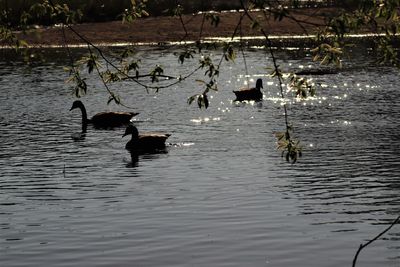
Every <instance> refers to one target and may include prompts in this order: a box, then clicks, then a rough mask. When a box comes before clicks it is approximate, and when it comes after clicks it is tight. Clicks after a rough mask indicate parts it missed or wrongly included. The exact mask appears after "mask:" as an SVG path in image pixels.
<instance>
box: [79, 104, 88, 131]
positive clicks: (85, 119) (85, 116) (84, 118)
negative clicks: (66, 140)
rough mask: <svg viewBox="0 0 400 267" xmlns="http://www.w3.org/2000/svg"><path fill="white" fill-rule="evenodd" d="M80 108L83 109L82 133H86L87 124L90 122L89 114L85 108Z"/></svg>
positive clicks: (82, 106) (81, 106)
mask: <svg viewBox="0 0 400 267" xmlns="http://www.w3.org/2000/svg"><path fill="white" fill-rule="evenodd" d="M79 108H80V109H81V112H82V131H85V132H86V128H87V124H88V123H89V120H88V118H87V112H86V108H85V106H84V105H83V104H82V105H79Z"/></svg>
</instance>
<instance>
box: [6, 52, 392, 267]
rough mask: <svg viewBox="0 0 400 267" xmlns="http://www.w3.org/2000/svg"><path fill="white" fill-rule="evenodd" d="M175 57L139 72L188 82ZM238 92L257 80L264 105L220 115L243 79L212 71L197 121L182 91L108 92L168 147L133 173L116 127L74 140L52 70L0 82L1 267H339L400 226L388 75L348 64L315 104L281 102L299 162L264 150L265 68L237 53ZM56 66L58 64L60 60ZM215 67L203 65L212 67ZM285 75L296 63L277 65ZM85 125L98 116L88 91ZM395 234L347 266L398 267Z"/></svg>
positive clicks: (97, 93) (324, 80) (66, 101)
mask: <svg viewBox="0 0 400 267" xmlns="http://www.w3.org/2000/svg"><path fill="white" fill-rule="evenodd" d="M173 52H174V51H163V50H155V49H154V50H153V49H147V50H146V51H144V52H142V53H144V54H145V56H146V57H145V60H144V61H143V63H142V64H143V67H142V68H143V69H145V68H146V67H147V68H149V67H150V66H154V65H155V64H156V63H157V62H159V60H160V57H161V56H163V57H162V59H161V60H162V61H161V63H162V64H163V65H164V66H165V67H166V68H167V67H170V68H171V69H172V70H177V71H183V72H184V73H188V72H189V71H190V69H191V68H192V66H194V65H195V64H196V62H197V61H196V60H193V62H189V63H188V64H187V65H184V66H183V67H182V66H180V65H179V64H178V62H177V60H176V58H175V57H174V55H173ZM246 54H247V56H248V58H247V62H248V64H249V66H251V67H250V72H251V79H252V80H253V81H252V83H254V80H256V79H257V78H258V77H262V78H263V79H264V94H265V99H264V101H263V103H262V104H233V103H232V100H233V98H234V95H233V93H232V90H235V89H237V88H239V87H240V86H242V85H243V82H244V80H245V78H244V77H243V74H244V68H243V64H242V60H241V59H240V58H239V59H238V60H237V62H236V64H228V65H225V67H224V69H223V71H222V72H221V76H220V79H219V88H220V91H219V92H217V93H213V94H211V95H212V96H213V97H212V99H210V104H211V107H210V108H209V109H207V110H199V109H198V108H196V106H194V105H193V106H188V105H187V104H186V99H187V97H189V96H190V95H192V94H194V93H198V92H201V90H202V88H201V86H200V85H199V84H198V83H196V82H194V79H195V78H201V77H202V76H201V73H199V74H198V75H197V76H196V77H194V78H193V79H190V80H188V81H184V82H183V83H182V84H179V85H177V86H175V87H173V88H172V89H165V90H161V91H160V92H159V93H157V94H156V93H154V92H150V93H146V91H145V90H144V89H142V88H140V87H138V86H137V85H136V84H134V83H127V82H124V83H121V84H118V85H112V86H111V88H112V89H118V90H119V91H118V92H119V93H120V95H121V97H122V99H123V100H124V101H125V103H127V104H129V105H131V106H134V107H135V110H134V111H138V112H140V115H139V116H137V117H136V119H137V122H136V125H137V126H138V128H139V130H143V131H153V130H157V131H165V132H169V133H171V134H172V135H171V137H170V138H169V140H168V141H169V142H170V143H171V144H172V145H171V146H169V147H168V153H164V154H154V155H143V156H140V157H139V161H138V162H137V163H135V164H132V162H131V158H130V155H129V154H128V153H127V151H126V150H125V149H124V146H125V143H126V142H127V141H128V138H126V139H125V138H124V139H122V138H121V136H122V134H123V132H124V129H115V130H111V131H107V130H94V129H92V128H89V129H88V132H87V134H86V137H85V139H84V140H80V141H74V140H73V138H72V137H71V136H72V135H73V134H74V133H77V132H79V131H80V113H79V111H76V110H74V111H72V112H69V108H70V106H71V104H72V102H73V100H74V98H73V97H72V95H71V94H70V88H69V87H70V85H68V84H65V80H66V78H67V74H66V73H65V72H64V71H63V69H62V66H63V64H67V62H68V61H67V60H66V59H65V60H64V59H63V58H62V56H57V57H55V58H52V59H49V60H48V61H47V63H45V64H40V66H31V67H28V66H26V65H24V64H22V63H21V64H19V63H13V64H9V63H7V62H4V61H2V62H1V63H0V64H1V68H0V103H1V105H0V111H1V112H0V173H1V178H0V265H1V266H279V267H283V266H308V267H312V266H315V267H321V266H332V267H336V266H350V265H351V262H352V259H353V256H354V254H355V252H356V250H357V248H358V246H359V244H360V243H363V242H366V241H367V240H368V239H369V238H372V237H373V236H375V235H376V234H378V233H379V232H380V231H382V230H383V229H384V228H386V227H387V225H388V223H390V222H391V221H392V220H393V219H394V218H395V217H397V216H398V214H399V191H400V175H399V174H400V168H399V167H400V163H399V159H400V153H399V151H400V142H399V139H400V135H399V129H400V127H399V124H400V102H399V96H400V90H399V87H398V84H399V82H400V81H399V80H400V79H399V75H398V70H396V69H392V68H388V67H379V68H375V67H373V66H372V65H370V64H369V63H368V62H366V61H365V59H363V58H361V57H356V58H355V59H352V61H350V62H347V63H345V68H344V70H343V71H342V72H340V73H338V74H335V75H325V76H318V77H317V76H315V77H314V81H315V82H319V83H321V84H322V87H320V88H319V90H318V97H316V98H314V99H310V100H307V101H293V102H292V103H290V104H289V112H290V120H291V122H293V124H294V127H295V133H296V135H297V137H298V138H299V139H300V140H301V141H302V143H303V145H304V156H303V158H301V160H300V161H299V163H298V164H295V165H291V164H288V163H286V162H285V161H284V160H283V159H282V158H281V157H280V154H279V152H278V151H276V150H275V146H276V145H275V137H274V135H273V133H274V132H275V131H280V130H282V129H283V128H284V118H283V116H282V112H283V110H282V108H281V105H280V103H279V101H278V100H279V99H278V93H279V92H278V88H277V85H276V81H275V80H273V79H272V78H270V77H267V75H266V73H268V72H269V71H267V70H265V67H271V60H270V59H269V58H268V56H267V55H266V54H265V53H264V52H263V51H262V50H252V51H247V52H246ZM60 55H62V54H60ZM218 56H219V55H218V54H217V55H216V59H217V58H218ZM279 58H280V59H281V60H280V65H282V66H287V68H288V69H292V70H298V69H299V68H301V66H304V67H308V65H309V64H310V61H309V57H303V56H298V55H297V54H296V53H294V52H291V53H289V52H288V53H283V54H281V55H279ZM88 84H89V89H88V96H86V97H83V99H82V101H83V102H84V103H85V104H86V107H87V110H88V113H89V115H94V114H95V113H96V112H100V111H103V110H107V109H110V110H118V109H122V110H125V108H123V107H117V106H115V105H113V104H111V105H110V106H107V105H106V102H107V98H108V96H107V95H106V93H105V89H103V88H102V85H101V83H100V82H99V81H97V80H95V79H93V78H90V77H89V78H88ZM399 240H400V227H398V226H395V227H394V228H393V229H392V230H391V231H390V232H389V233H387V234H386V235H385V236H384V237H383V238H382V239H381V240H379V241H377V242H375V243H373V244H372V245H371V246H369V247H367V248H366V249H365V250H364V251H363V252H362V253H361V255H360V259H359V266H399V264H400V259H399V256H400V249H399V247H400V242H399Z"/></svg>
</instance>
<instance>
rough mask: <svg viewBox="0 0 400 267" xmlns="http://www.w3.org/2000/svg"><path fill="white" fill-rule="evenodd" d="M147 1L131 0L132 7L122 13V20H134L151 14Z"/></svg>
mask: <svg viewBox="0 0 400 267" xmlns="http://www.w3.org/2000/svg"><path fill="white" fill-rule="evenodd" d="M146 3H147V0H141V1H138V2H137V1H136V0H131V7H130V8H129V9H126V10H125V11H124V13H123V14H122V22H127V23H129V22H133V21H134V20H136V19H138V18H142V17H147V16H149V13H147V11H146Z"/></svg>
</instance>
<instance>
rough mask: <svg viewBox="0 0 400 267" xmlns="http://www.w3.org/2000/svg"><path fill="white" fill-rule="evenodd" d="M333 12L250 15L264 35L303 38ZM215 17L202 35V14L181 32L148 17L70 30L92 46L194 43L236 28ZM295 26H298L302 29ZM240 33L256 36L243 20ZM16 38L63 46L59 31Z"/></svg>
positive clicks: (230, 15) (175, 24)
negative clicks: (216, 22) (214, 22)
mask: <svg viewBox="0 0 400 267" xmlns="http://www.w3.org/2000/svg"><path fill="white" fill-rule="evenodd" d="M333 12H334V9H329V8H319V9H314V8H307V9H299V10H295V11H293V13H292V14H293V19H288V18H284V19H283V20H281V21H275V20H274V19H273V18H269V19H266V18H265V16H264V15H263V13H262V12H252V15H253V16H255V17H257V18H258V20H259V21H260V24H261V25H262V26H263V28H264V29H265V30H266V31H267V33H268V34H271V35H305V34H307V33H308V34H312V33H315V32H316V31H317V30H318V28H319V27H322V26H323V24H324V19H325V18H326V17H327V16H328V14H332V13H333ZM216 15H218V16H220V18H221V21H220V24H219V25H218V27H214V26H211V24H210V21H206V22H205V23H204V27H203V31H202V32H200V31H201V24H202V20H203V15H202V14H196V15H185V16H183V21H184V22H185V28H184V27H182V24H181V22H180V19H179V18H178V17H148V18H142V19H138V20H136V21H134V22H133V23H129V24H128V23H122V22H121V21H112V22H103V23H85V24H78V25H74V26H73V28H74V29H75V30H76V31H77V32H79V33H80V34H81V35H82V36H84V37H85V38H86V39H87V40H89V41H90V42H92V43H94V44H112V43H163V42H171V41H181V40H185V41H195V40H198V38H199V37H200V36H202V37H230V36H231V35H232V33H233V31H234V29H235V28H236V26H237V24H238V21H239V18H240V14H239V13H237V12H223V13H216ZM296 21H297V22H296ZM298 22H302V26H300V25H299V23H298ZM185 29H186V31H185ZM242 32H243V35H246V36H257V35H260V33H259V32H258V31H256V30H252V29H251V23H250V20H249V19H248V18H247V17H245V18H244V19H243V27H242ZM19 37H20V38H24V39H26V40H27V41H28V42H29V43H30V44H31V45H35V46H40V45H61V44H62V43H63V35H62V31H61V27H50V28H40V29H36V30H34V31H31V32H29V33H28V34H19ZM66 37H67V41H68V43H69V44H83V43H84V42H83V41H82V40H81V39H80V38H79V37H78V36H77V35H76V34H74V33H72V32H71V31H70V30H67V31H66Z"/></svg>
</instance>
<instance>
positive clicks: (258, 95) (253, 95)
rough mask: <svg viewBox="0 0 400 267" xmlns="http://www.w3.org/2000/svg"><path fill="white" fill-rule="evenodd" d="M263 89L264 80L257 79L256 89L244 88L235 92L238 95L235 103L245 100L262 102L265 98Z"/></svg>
mask: <svg viewBox="0 0 400 267" xmlns="http://www.w3.org/2000/svg"><path fill="white" fill-rule="evenodd" d="M261 88H263V84H262V80H261V79H257V81H256V87H255V88H243V89H240V90H239V91H233V92H234V93H235V95H236V99H235V100H234V101H244V100H254V101H261V100H262V98H263V94H262V92H261Z"/></svg>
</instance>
